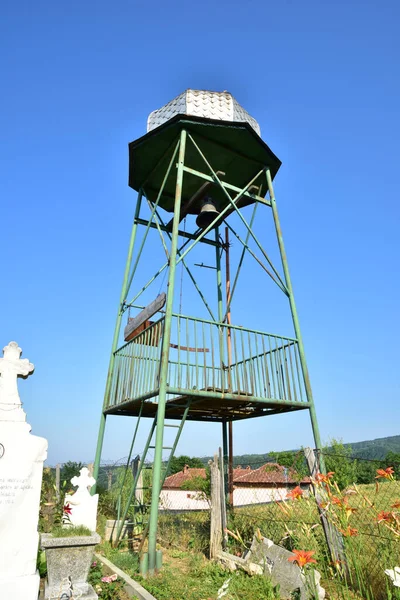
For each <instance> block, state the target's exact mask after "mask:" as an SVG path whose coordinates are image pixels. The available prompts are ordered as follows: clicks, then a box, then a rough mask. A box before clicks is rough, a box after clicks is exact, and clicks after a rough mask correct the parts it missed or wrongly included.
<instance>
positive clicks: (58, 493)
mask: <svg viewBox="0 0 400 600" xmlns="http://www.w3.org/2000/svg"><path fill="white" fill-rule="evenodd" d="M60 471H61V465H60V463H57V465H56V497H57V500H59V499H60Z"/></svg>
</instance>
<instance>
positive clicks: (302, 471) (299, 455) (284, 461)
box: [270, 450, 309, 481]
mask: <svg viewBox="0 0 400 600" xmlns="http://www.w3.org/2000/svg"><path fill="white" fill-rule="evenodd" d="M270 457H271V461H273V462H276V463H278V465H281V466H282V467H287V468H289V469H293V470H294V471H295V472H296V473H297V475H298V477H299V481H300V480H301V479H303V477H306V476H307V475H309V470H308V466H307V463H306V460H305V458H304V452H303V450H299V451H297V452H291V451H289V452H270Z"/></svg>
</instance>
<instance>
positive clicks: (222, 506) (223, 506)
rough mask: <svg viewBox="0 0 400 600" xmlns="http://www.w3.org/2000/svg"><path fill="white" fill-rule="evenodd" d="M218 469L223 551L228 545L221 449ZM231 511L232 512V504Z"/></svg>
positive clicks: (220, 450)
mask: <svg viewBox="0 0 400 600" xmlns="http://www.w3.org/2000/svg"><path fill="white" fill-rule="evenodd" d="M219 468H220V474H221V520H222V522H221V524H222V534H223V535H222V539H223V547H224V550H225V548H226V546H227V543H228V534H227V533H226V527H227V518H226V496H225V472H224V457H223V455H222V449H221V448H220V449H219ZM231 510H233V503H232V507H231Z"/></svg>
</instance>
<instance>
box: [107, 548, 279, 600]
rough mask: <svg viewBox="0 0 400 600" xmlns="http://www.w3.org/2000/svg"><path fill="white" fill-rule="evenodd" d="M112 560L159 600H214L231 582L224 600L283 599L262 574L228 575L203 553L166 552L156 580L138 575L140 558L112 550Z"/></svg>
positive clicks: (240, 573)
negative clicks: (221, 589)
mask: <svg viewBox="0 0 400 600" xmlns="http://www.w3.org/2000/svg"><path fill="white" fill-rule="evenodd" d="M108 558H109V559H110V560H111V561H112V562H113V563H114V564H115V565H116V566H117V567H119V568H120V569H122V570H123V571H125V573H128V574H129V575H131V576H132V577H134V578H135V580H136V581H138V582H139V583H141V585H142V586H143V587H144V588H145V589H147V590H148V591H149V592H150V593H151V594H153V595H154V596H155V598H157V600H209V599H210V600H214V599H216V598H217V594H218V590H219V589H220V588H221V587H222V586H223V584H224V583H225V582H226V581H227V580H228V579H230V581H229V583H228V586H227V594H226V595H224V600H242V599H243V598H249V599H250V598H251V600H279V598H280V596H279V593H278V591H277V590H276V589H274V587H273V586H272V584H271V582H270V581H269V580H268V579H266V578H265V577H263V576H261V575H254V576H252V577H250V576H249V575H247V574H246V573H244V572H239V571H238V572H235V573H228V572H227V571H226V570H225V569H223V568H222V567H221V566H219V565H217V564H216V563H212V562H210V561H209V560H207V559H206V558H205V556H204V555H203V554H200V553H194V552H184V551H180V550H171V549H166V550H165V549H164V550H163V561H164V562H163V568H162V570H161V572H160V573H159V574H158V575H156V576H155V577H151V578H147V579H144V578H143V577H141V576H140V575H139V574H138V561H137V555H135V554H131V553H129V552H118V551H116V550H110V551H109V555H108Z"/></svg>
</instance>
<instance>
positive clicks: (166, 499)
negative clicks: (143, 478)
mask: <svg viewBox="0 0 400 600" xmlns="http://www.w3.org/2000/svg"><path fill="white" fill-rule="evenodd" d="M301 488H302V490H303V491H305V492H306V493H307V490H308V488H309V486H308V485H302V486H301ZM292 489H293V487H287V488H285V487H280V488H278V487H274V488H266V487H265V488H262V487H259V488H256V487H235V488H234V490H233V505H234V506H247V505H251V504H267V503H268V502H277V501H280V500H286V498H287V493H288V492H289V491H290V490H292ZM209 509H210V504H209V502H208V500H207V499H206V498H205V497H204V495H203V494H202V493H201V492H195V491H187V490H162V491H161V494H160V503H159V510H182V511H184V510H185V511H186V510H209Z"/></svg>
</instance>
